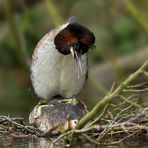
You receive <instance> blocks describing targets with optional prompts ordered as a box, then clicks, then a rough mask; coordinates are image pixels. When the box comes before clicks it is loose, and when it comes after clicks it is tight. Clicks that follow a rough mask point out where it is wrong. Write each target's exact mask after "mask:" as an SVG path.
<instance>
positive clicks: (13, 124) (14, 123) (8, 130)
mask: <svg viewBox="0 0 148 148" xmlns="http://www.w3.org/2000/svg"><path fill="white" fill-rule="evenodd" d="M22 120H23V118H9V117H6V116H0V134H3V135H9V136H13V137H16V138H26V137H39V136H41V134H40V131H39V130H38V129H36V128H35V127H34V126H31V125H25V124H24V123H23V121H22Z"/></svg>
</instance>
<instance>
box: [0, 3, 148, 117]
mask: <svg viewBox="0 0 148 148" xmlns="http://www.w3.org/2000/svg"><path fill="white" fill-rule="evenodd" d="M147 10H148V1H147V0H141V1H139V0H113V1H111V0H75V1H74V0H0V114H5V115H10V116H14V115H15V116H24V117H27V116H28V114H29V112H30V110H31V109H32V108H33V106H35V105H36V104H37V102H38V100H39V99H38V98H37V96H36V95H35V93H34V90H33V88H32V85H31V81H30V75H29V67H28V66H27V64H28V63H29V61H30V59H31V55H32V52H33V50H34V48H35V46H36V44H37V42H38V41H39V40H40V39H41V37H42V36H43V35H45V34H46V33H47V32H49V31H50V30H51V29H52V28H54V27H55V26H58V25H60V24H62V23H64V22H66V20H67V19H68V18H69V16H72V15H74V16H76V17H77V19H78V21H79V22H80V23H81V24H83V25H85V26H87V27H88V28H90V29H91V30H92V31H93V32H94V34H95V36H96V43H95V46H96V48H95V49H92V50H90V51H89V53H88V54H89V67H90V68H89V79H88V83H87V85H86V87H85V88H84V90H83V91H82V93H81V95H80V98H81V99H84V101H85V102H86V104H87V106H88V107H89V109H90V108H91V107H92V106H93V105H94V104H95V103H96V102H97V101H99V99H100V98H101V97H102V96H104V95H105V94H106V93H107V91H108V90H109V88H110V87H111V85H112V83H113V82H116V83H117V84H118V83H120V82H121V81H122V80H124V79H125V78H126V77H127V76H128V75H129V74H130V73H132V72H134V71H135V70H136V69H137V68H138V67H139V66H140V65H141V64H142V63H143V62H144V60H145V59H147V58H148V11H147ZM139 81H143V78H141V79H140V80H138V82H139Z"/></svg>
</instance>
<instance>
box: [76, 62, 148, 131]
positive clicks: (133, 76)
mask: <svg viewBox="0 0 148 148" xmlns="http://www.w3.org/2000/svg"><path fill="white" fill-rule="evenodd" d="M147 67H148V59H147V60H146V61H145V62H144V64H143V65H142V66H141V67H140V68H139V69H138V70H137V71H136V72H134V73H133V74H131V75H130V76H129V77H128V78H127V79H126V80H125V81H124V82H122V83H121V84H120V85H119V86H118V87H117V88H116V89H115V90H114V91H113V92H112V93H111V94H109V95H107V96H105V97H104V98H103V99H102V100H101V101H100V102H98V103H97V105H96V106H95V107H94V108H93V109H92V110H91V111H90V112H89V113H88V114H87V115H85V116H84V117H83V118H82V119H81V120H80V121H79V123H78V125H77V127H76V128H77V129H80V128H82V127H84V126H85V125H86V124H87V123H88V122H89V121H90V120H91V119H92V118H94V117H95V116H96V115H98V114H99V113H100V110H101V109H102V108H103V107H104V106H105V105H106V104H108V103H110V102H111V101H112V100H113V99H114V98H115V97H116V96H118V95H119V94H120V93H121V92H122V91H123V89H124V88H126V87H127V86H128V84H129V83H131V82H132V81H133V80H135V79H136V78H137V77H138V76H139V75H141V73H142V72H143V71H144V70H145V69H146V68H147Z"/></svg>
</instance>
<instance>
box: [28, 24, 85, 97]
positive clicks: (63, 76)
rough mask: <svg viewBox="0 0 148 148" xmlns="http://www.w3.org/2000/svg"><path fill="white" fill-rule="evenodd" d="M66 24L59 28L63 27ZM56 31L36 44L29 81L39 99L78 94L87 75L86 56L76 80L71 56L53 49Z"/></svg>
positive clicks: (83, 58) (83, 57) (82, 58)
mask: <svg viewBox="0 0 148 148" xmlns="http://www.w3.org/2000/svg"><path fill="white" fill-rule="evenodd" d="M66 25H67V24H65V25H63V26H61V28H62V27H65V26H66ZM61 28H57V29H56V30H52V31H51V32H49V33H47V34H46V35H45V36H44V37H43V38H42V39H41V40H40V42H39V43H38V45H37V47H36V49H35V51H34V54H33V59H32V64H31V68H30V69H31V80H32V84H33V87H34V90H35V92H36V94H37V95H38V96H39V97H40V98H44V99H51V98H52V97H53V96H56V95H60V96H62V97H64V98H70V97H73V96H76V95H78V94H79V92H80V91H81V89H82V88H83V85H84V83H85V80H86V75H87V54H83V55H82V57H81V60H82V73H81V75H80V78H78V75H77V71H76V67H75V61H74V60H73V59H72V56H71V55H70V54H69V55H63V54H61V53H59V52H58V50H57V49H55V46H54V42H53V40H54V36H55V32H56V31H57V30H58V29H61Z"/></svg>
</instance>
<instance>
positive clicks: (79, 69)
mask: <svg viewBox="0 0 148 148" xmlns="http://www.w3.org/2000/svg"><path fill="white" fill-rule="evenodd" d="M70 52H71V55H72V57H73V58H74V60H75V62H76V69H77V73H78V78H80V74H81V73H82V63H81V53H78V52H77V51H75V50H74V49H73V47H71V48H70Z"/></svg>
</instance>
